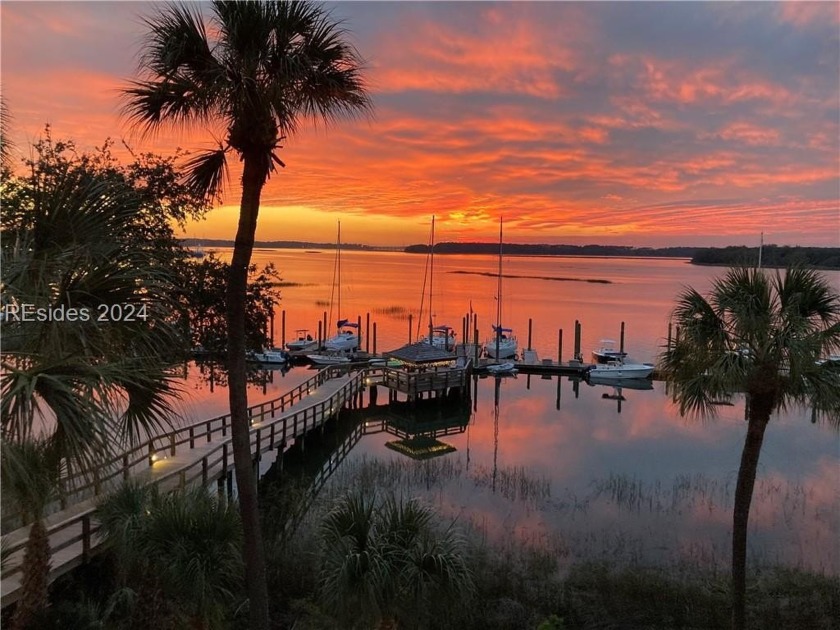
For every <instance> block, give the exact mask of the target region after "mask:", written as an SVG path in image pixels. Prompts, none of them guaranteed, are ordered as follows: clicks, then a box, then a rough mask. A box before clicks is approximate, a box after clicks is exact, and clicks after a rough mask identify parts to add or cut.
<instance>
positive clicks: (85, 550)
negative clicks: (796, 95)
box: [82, 514, 90, 562]
mask: <svg viewBox="0 0 840 630" xmlns="http://www.w3.org/2000/svg"><path fill="white" fill-rule="evenodd" d="M88 558H90V515H89V514H85V515H84V516H83V517H82V560H83V561H84V562H87V561H88Z"/></svg>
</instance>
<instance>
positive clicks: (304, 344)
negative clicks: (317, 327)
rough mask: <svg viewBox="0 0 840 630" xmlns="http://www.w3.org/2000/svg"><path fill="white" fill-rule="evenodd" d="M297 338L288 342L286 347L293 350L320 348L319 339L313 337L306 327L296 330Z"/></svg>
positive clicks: (301, 350)
mask: <svg viewBox="0 0 840 630" xmlns="http://www.w3.org/2000/svg"><path fill="white" fill-rule="evenodd" d="M295 334H296V335H297V339H295V340H294V341H289V342H287V343H286V348H288V349H289V350H291V351H293V352H303V351H305V350H315V349H317V348H318V340H317V339H313V338H312V335H310V334H309V331H308V330H306V329H305V328H303V329H301V330H296V331H295Z"/></svg>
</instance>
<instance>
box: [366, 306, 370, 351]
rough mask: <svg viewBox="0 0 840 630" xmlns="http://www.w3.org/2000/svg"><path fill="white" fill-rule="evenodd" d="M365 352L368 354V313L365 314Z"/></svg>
mask: <svg viewBox="0 0 840 630" xmlns="http://www.w3.org/2000/svg"><path fill="white" fill-rule="evenodd" d="M365 352H367V353H368V354H370V311H368V312H367V313H366V314H365Z"/></svg>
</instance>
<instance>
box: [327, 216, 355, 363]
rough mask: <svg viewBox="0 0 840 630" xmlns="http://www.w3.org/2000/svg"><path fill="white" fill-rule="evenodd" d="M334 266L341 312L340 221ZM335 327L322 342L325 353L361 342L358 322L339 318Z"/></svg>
mask: <svg viewBox="0 0 840 630" xmlns="http://www.w3.org/2000/svg"><path fill="white" fill-rule="evenodd" d="M335 266H336V270H337V272H336V277H335V284H334V286H333V288H334V289H335V290H336V292H337V293H338V312H339V314H341V221H339V222H338V239H337V240H336V248H335ZM330 311H332V305H331V306H330ZM336 328H338V332H337V333H336V334H335V335H333V336H332V337H330V338H329V339H327V340H326V341H325V342H324V350H326V351H327V353H332V352H354V351H356V350H358V349H359V344H360V343H361V335H360V334H359V330H358V328H359V324H357V323H353V322H351V321H350V320H349V319H340V320H338V322H337V323H336Z"/></svg>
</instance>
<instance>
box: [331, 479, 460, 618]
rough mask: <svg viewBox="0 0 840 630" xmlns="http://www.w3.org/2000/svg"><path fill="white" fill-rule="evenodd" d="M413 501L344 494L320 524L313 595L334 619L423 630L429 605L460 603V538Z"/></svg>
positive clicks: (429, 609) (430, 614)
mask: <svg viewBox="0 0 840 630" xmlns="http://www.w3.org/2000/svg"><path fill="white" fill-rule="evenodd" d="M434 522H435V514H434V512H432V511H431V510H430V509H429V508H427V507H424V506H421V505H420V504H419V503H418V502H417V501H415V500H408V501H404V500H401V499H395V498H393V497H391V498H388V499H386V500H384V501H378V500H377V497H376V496H375V495H373V496H371V497H368V496H365V495H363V494H360V493H356V494H351V495H348V496H346V497H345V498H344V499H343V500H341V501H340V502H339V504H338V505H337V506H336V507H335V509H333V510H332V511H331V512H330V513H329V514H328V515H327V517H326V518H325V519H324V522H323V523H322V524H321V527H320V538H321V548H322V553H323V560H322V564H321V572H320V586H321V588H320V591H319V592H320V597H321V601H322V602H323V604H324V605H325V607H326V608H327V610H330V611H332V612H334V613H335V614H337V615H338V618H339V619H345V620H347V619H356V620H358V622H359V623H360V624H362V627H364V624H365V623H367V624H370V623H384V622H387V621H389V620H398V621H399V622H400V624H401V625H402V626H403V627H417V626H419V627H424V624H425V623H426V622H427V621H428V620H429V619H430V618H431V617H432V614H433V611H434V609H435V608H436V607H439V608H443V607H445V605H446V604H448V603H450V604H451V603H452V602H453V601H457V600H460V601H463V600H465V599H468V598H469V596H470V595H471V593H472V590H473V577H472V572H471V571H470V569H469V568H468V566H467V565H466V563H465V559H464V555H463V550H464V544H465V541H464V540H463V539H462V538H461V537H460V536H458V535H457V534H456V532H455V530H454V529H453V528H452V527H450V528H448V529H446V530H443V531H441V530H439V529H438V528H437V527H435V524H434Z"/></svg>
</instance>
